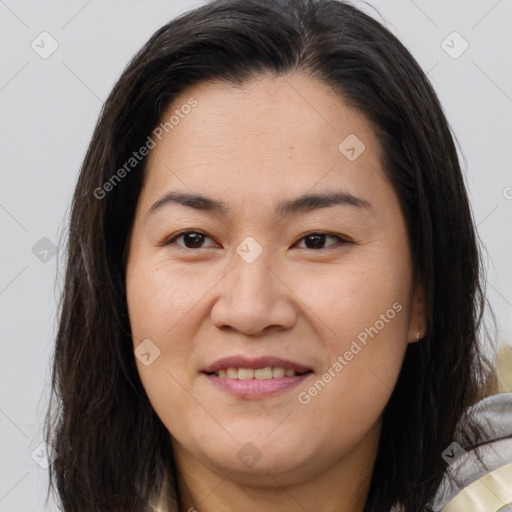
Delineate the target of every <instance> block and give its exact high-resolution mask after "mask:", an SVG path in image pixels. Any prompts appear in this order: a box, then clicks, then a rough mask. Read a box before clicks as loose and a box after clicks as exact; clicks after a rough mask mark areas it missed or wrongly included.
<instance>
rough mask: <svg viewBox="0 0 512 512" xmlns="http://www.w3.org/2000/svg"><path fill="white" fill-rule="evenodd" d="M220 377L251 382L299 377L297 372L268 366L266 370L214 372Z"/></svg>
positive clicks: (232, 369)
mask: <svg viewBox="0 0 512 512" xmlns="http://www.w3.org/2000/svg"><path fill="white" fill-rule="evenodd" d="M214 373H215V375H217V376H218V377H220V378H222V379H225V378H226V377H227V378H229V379H240V380H249V379H271V378H273V377H275V378H279V377H293V376H294V375H299V374H298V373H297V372H296V371H295V370H290V369H287V368H286V369H285V368H281V367H275V368H271V367H270V366H267V367H266V368H256V369H254V368H228V369H227V370H224V369H222V370H219V371H217V372H214Z"/></svg>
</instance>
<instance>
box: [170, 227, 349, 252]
mask: <svg viewBox="0 0 512 512" xmlns="http://www.w3.org/2000/svg"><path fill="white" fill-rule="evenodd" d="M180 238H183V242H184V244H183V245H182V244H176V245H179V246H181V247H185V248H186V249H202V248H203V247H205V246H203V242H204V240H205V238H210V237H209V236H208V235H206V234H205V233H203V232H201V231H197V230H193V229H189V230H187V231H182V232H181V233H178V234H177V235H175V236H173V237H172V238H169V239H167V240H166V241H165V242H163V243H162V245H170V244H173V243H175V242H176V240H179V239H180ZM327 238H331V239H337V240H339V241H340V243H350V241H349V240H347V239H345V238H342V237H341V236H338V235H332V234H329V233H325V232H323V231H315V232H312V233H308V234H306V235H304V236H302V237H301V238H300V239H299V240H300V241H302V240H304V241H305V243H306V247H302V248H304V249H313V250H316V249H325V248H329V247H331V246H332V245H335V244H331V245H329V246H327V247H322V246H323V245H324V244H325V241H326V239H327ZM210 240H211V239H210ZM206 247H208V246H206ZM209 247H213V246H209Z"/></svg>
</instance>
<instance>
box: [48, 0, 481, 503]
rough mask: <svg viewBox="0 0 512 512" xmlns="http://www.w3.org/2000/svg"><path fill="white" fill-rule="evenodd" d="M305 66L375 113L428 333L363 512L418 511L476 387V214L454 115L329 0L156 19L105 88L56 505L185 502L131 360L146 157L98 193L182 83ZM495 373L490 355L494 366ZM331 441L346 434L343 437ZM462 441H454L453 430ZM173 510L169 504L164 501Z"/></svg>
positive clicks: (389, 417)
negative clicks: (132, 273)
mask: <svg viewBox="0 0 512 512" xmlns="http://www.w3.org/2000/svg"><path fill="white" fill-rule="evenodd" d="M294 71H296V72H302V73H305V74H307V75H309V76H312V77H315V78H318V79H320V80H322V81H323V82H325V83H327V84H329V85H330V86H331V87H332V88H333V89H334V90H335V91H337V92H339V93H340V95H341V96H342V97H343V98H344V99H345V101H347V102H348V103H349V104H350V105H351V106H353V107H355V108H357V109H358V110H359V111H360V112H361V113H362V114H364V115H365V116H367V118H368V119H370V120H371V121H372V122H373V123H374V125H375V127H376V133H377V135H378V138H379V141H380V144H381V146H382V153H383V165H384V168H385V170H386V173H387V175H388V177H389V179H390V181H391V183H392V184H393V186H394V188H395V190H396V192H397V195H398V197H399V200H400V204H401V208H402V211H403V215H404V218H405V221H406V224H407V228H408V235H409V239H410V248H411V255H412V261H413V264H414V265H413V266H414V278H415V279H417V280H421V282H422V283H423V284H424V286H425V292H426V296H425V300H426V306H427V315H428V319H427V320H428V329H427V332H426V335H425V337H424V339H423V340H422V341H421V342H420V343H413V344H410V345H409V347H408V349H407V353H406V357H405V360H404V364H403V367H402V370H401V373H400V376H399V378H398V382H397V384H396V387H395V389H394V391H393V394H392V396H391V399H390V401H389V403H388V404H387V406H386V408H385V410H384V413H383V427H382V432H381V438H380V444H379V449H378V454H377V459H376V463H375V467H374V471H373V476H372V480H371V485H370V491H369V495H368V499H367V503H366V506H365V509H364V510H365V512H383V511H387V510H389V508H390V506H391V505H392V504H394V503H401V504H402V505H403V507H404V510H405V511H406V512H414V511H418V510H425V507H426V504H427V503H428V501H429V500H430V499H432V497H433V494H434V492H435V490H436V487H437V486H438V485H439V482H440V480H441V478H442V475H443V472H444V470H445V466H446V465H445V462H444V461H443V459H442V458H441V453H442V451H443V450H444V449H445V448H446V447H447V446H448V445H449V444H450V443H451V442H452V441H453V439H454V436H455V435H456V432H457V431H458V430H457V427H459V429H461V428H462V425H463V424H464V423H465V411H466V409H467V408H468V406H469V405H471V404H472V403H474V402H475V401H476V400H478V399H479V398H481V397H483V396H484V394H485V391H484V389H485V388H484V386H485V384H486V381H487V374H488V373H490V370H489V369H488V367H487V366H486V364H487V363H486V360H485V359H484V358H483V356H482V354H481V349H480V346H479V339H480V332H481V330H482V329H481V327H482V325H483V321H482V315H483V312H484V309H485V304H486V301H485V295H484V288H483V278H482V274H481V272H482V264H481V260H480V255H479V250H478V245H477V239H476V234H475V227H474V222H473V218H472V214H471V210H470V205H469V201H468V197H467V194H466V190H465V186H464V180H463V175H462V172H461V168H460V164H459V161H458V158H457V151H456V147H455V144H454V137H453V136H452V133H451V130H450V128H449V125H448V123H447V121H446V119H445V116H444V114H443V110H442V108H441V106H440V104H439V101H438V99H437V97H436V94H435V92H434V90H433V88H432V86H431V84H430V83H429V81H428V79H427V77H426V75H425V73H424V72H423V71H422V70H421V68H420V67H419V65H418V64H417V63H416V61H415V60H414V58H413V57H412V56H411V54H410V53H409V51H408V50H407V49H406V48H405V47H404V46H403V45H402V44H401V43H400V42H399V41H398V40H397V38H396V37H394V36H393V35H392V34H391V33H390V32H389V31H388V30H387V29H386V28H384V27H383V26H382V25H381V24H380V23H379V22H377V21H375V20H374V19H373V18H371V17H370V16H368V15H366V14H364V13H363V12H361V11H360V10H358V9H356V8H355V7H353V6H351V5H350V4H348V3H347V2H341V1H336V0H275V1H270V0H216V1H213V2H211V3H209V4H207V5H204V6H202V7H200V8H197V9H195V10H193V11H190V12H188V13H185V14H184V15H182V16H180V17H178V18H176V19H175V20H173V21H171V22H170V23H168V24H166V25H165V26H163V27H162V28H160V29H159V30H158V31H157V32H156V33H155V34H154V35H153V36H152V37H151V38H150V40H149V41H148V42H147V43H146V44H145V46H144V47H143V48H142V49H141V50H140V51H139V52H138V53H137V54H136V55H135V57H134V58H133V59H132V61H131V62H130V63H129V65H128V66H127V68H126V69H125V70H124V72H123V73H122V75H121V77H120V79H119V81H118V82H117V83H116V85H115V86H114V88H113V90H112V92H111V94H110V96H109V97H108V99H107V101H106V102H105V105H104V107H103V110H102V112H101V115H100V118H99V120H98V123H97V126H96V129H95V131H94V134H93V137H92V140H91V143H90V145H89V149H88V151H87V154H86V156H85V160H84V162H83V166H82V168H81V171H80V175H79V178H78V182H77V185H76V190H75V193H74V198H73V203H72V211H71V220H70V227H69V238H68V244H67V247H66V249H67V255H68V260H67V266H66V274H65V283H64V289H63V294H62V298H61V303H60V305H59V308H60V309H59V326H58V334H57V339H56V344H55V354H54V362H53V375H52V385H53V397H52V402H51V404H50V408H49V411H48V416H47V422H46V439H47V442H48V443H50V444H51V445H52V447H53V448H54V449H55V450H56V452H57V454H58V457H57V458H56V460H55V461H54V463H53V464H52V466H51V467H50V488H49V490H50V489H51V488H56V490H57V493H58V497H59V499H60V503H61V505H62V507H63V508H62V510H64V511H66V512H82V511H83V512H92V511H108V512H117V511H122V512H127V511H133V512H141V511H148V510H152V508H151V507H150V505H149V504H148V502H149V501H150V500H151V499H152V496H157V495H159V494H161V493H163V494H164V495H168V496H169V500H170V501H169V503H171V505H169V506H170V509H172V510H178V504H179V502H180V497H179V493H178V490H177V486H176V478H177V475H176V467H175V464H174V459H173V454H172V449H171V443H170V439H169V433H168V431H167V430H166V428H165V426H164V425H163V423H162V422H161V421H160V419H159V418H158V416H157V415H156V413H155V412H154V410H153V408H152V406H151V404H150V402H149V400H148V398H147V395H146V393H145V390H144V388H143V386H142V384H141V381H140V379H139V376H138V372H137V369H136V365H135V362H134V354H133V345H132V339H131V333H130V322H129V318H128V313H127V303H126V294H125V256H126V248H127V240H128V237H129V233H130V229H131V226H132V224H133V220H134V214H135V207H136V204H137V200H138V197H139V194H140V191H141V187H142V185H143V179H144V171H145V163H146V160H145V159H143V160H142V161H141V162H140V163H139V164H138V165H137V166H136V167H135V168H134V169H133V170H131V171H130V172H129V173H128V174H127V175H126V176H125V177H124V178H123V179H122V180H119V182H116V183H115V187H114V190H111V191H109V193H106V194H102V197H98V193H95V191H97V190H98V188H101V187H102V186H103V185H104V184H105V183H106V182H107V181H108V180H109V179H111V177H112V176H113V175H114V174H115V173H116V171H117V170H118V169H120V168H122V166H123V165H124V164H125V163H126V162H127V161H128V160H129V158H130V157H131V156H132V152H133V151H135V150H136V149H137V148H139V147H141V146H142V145H144V143H145V141H146V140H147V137H148V136H149V135H150V134H151V133H152V131H153V130H154V128H155V127H156V126H158V124H159V123H160V122H161V117H162V112H163V111H164V109H165V108H166V106H167V105H169V102H170V101H171V100H172V99H173V98H174V97H176V95H177V94H178V93H180V92H182V91H183V90H185V89H186V88H187V87H188V86H190V85H192V84H196V83H199V82H202V81H207V80H224V81H226V82H230V83H235V84H241V83H243V82H245V81H247V80H250V79H251V78H252V77H254V76H257V75H258V74H261V73H272V74H274V75H282V74H284V73H289V72H294ZM489 368H490V366H489ZM340 435H342V434H340ZM461 442H462V441H461ZM173 503H174V504H173Z"/></svg>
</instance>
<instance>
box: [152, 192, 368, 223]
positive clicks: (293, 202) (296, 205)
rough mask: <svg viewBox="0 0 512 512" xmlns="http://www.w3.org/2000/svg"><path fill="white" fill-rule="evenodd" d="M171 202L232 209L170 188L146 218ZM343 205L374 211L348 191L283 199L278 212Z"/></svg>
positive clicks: (212, 209) (224, 212)
mask: <svg viewBox="0 0 512 512" xmlns="http://www.w3.org/2000/svg"><path fill="white" fill-rule="evenodd" d="M169 204H181V205H183V206H188V207H190V208H195V209H196V210H203V211H207V212H212V213H218V214H220V215H224V216H227V215H229V214H230V212H231V209H230V208H229V206H228V205H227V204H226V203H225V202H224V201H219V200H217V199H212V198H210V197H205V196H202V195H199V194H189V193H185V192H177V191H174V190H170V191H169V192H167V193H165V194H164V195H163V196H162V197H161V198H160V199H158V200H157V201H156V202H155V203H154V204H153V205H152V206H151V208H150V209H149V210H148V211H147V213H146V215H145V218H146V219H147V218H148V217H149V216H150V215H152V214H153V213H155V212H156V211H157V210H160V209H161V208H162V207H163V206H166V205H169ZM336 205H343V206H352V207H356V208H358V209H360V210H362V211H364V210H367V211H373V206H372V205H371V203H369V202H368V201H367V200H366V199H363V198H361V197H357V196H354V195H352V194H350V193H349V192H346V191H335V192H323V193H317V194H304V195H302V196H299V197H297V198H295V199H287V200H284V201H281V202H280V203H279V204H278V205H277V207H276V214H278V215H281V216H286V215H291V214H294V213H301V212H306V211H311V210H316V209H320V208H327V207H330V206H336Z"/></svg>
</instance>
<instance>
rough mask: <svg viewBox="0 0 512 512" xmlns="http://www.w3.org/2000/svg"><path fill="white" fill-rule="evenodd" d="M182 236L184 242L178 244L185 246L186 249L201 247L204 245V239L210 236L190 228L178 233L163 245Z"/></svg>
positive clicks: (171, 242) (173, 241)
mask: <svg viewBox="0 0 512 512" xmlns="http://www.w3.org/2000/svg"><path fill="white" fill-rule="evenodd" d="M180 238H183V244H176V245H179V246H182V247H185V248H186V249H201V248H202V247H203V242H204V240H205V239H206V238H209V237H208V236H207V235H206V234H205V233H202V232H200V231H194V230H188V231H183V232H181V233H178V234H177V235H176V236H173V237H172V238H170V239H168V240H167V241H166V242H165V243H164V244H163V245H170V244H173V243H175V241H176V240H178V239H180Z"/></svg>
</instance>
